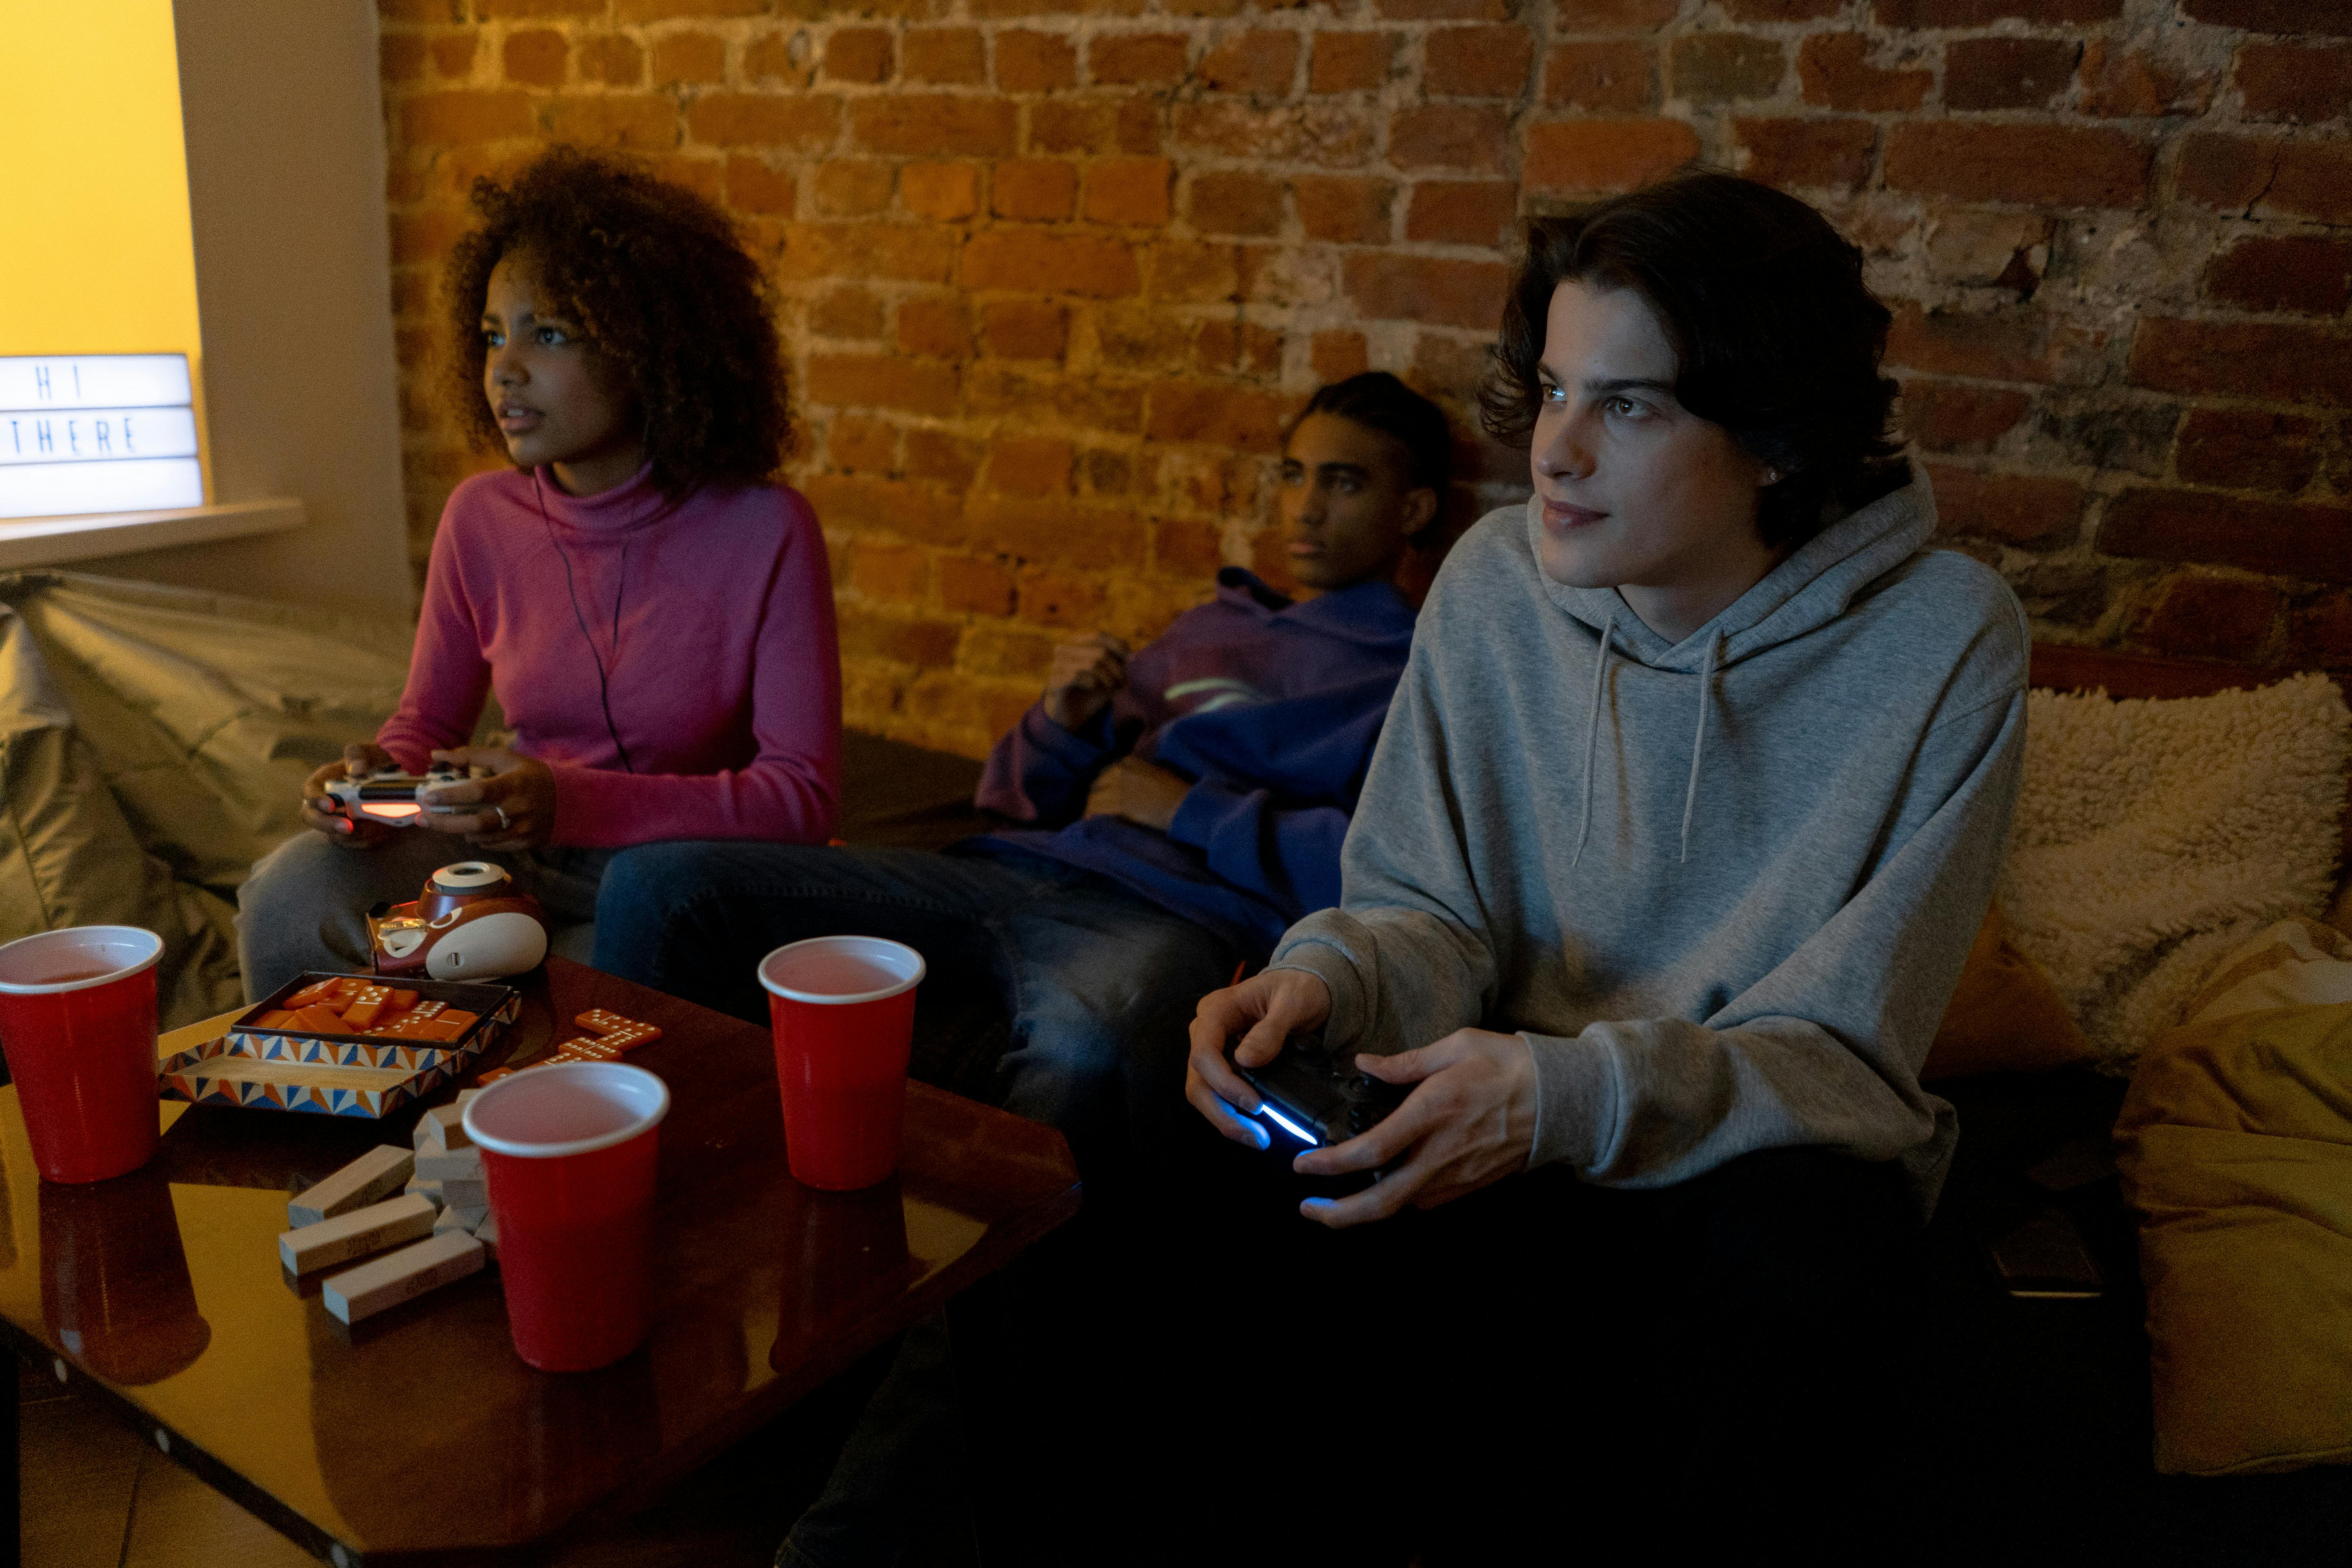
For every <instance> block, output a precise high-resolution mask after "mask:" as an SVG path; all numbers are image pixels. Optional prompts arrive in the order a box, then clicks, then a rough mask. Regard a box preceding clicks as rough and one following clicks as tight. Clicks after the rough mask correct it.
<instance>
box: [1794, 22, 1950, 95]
mask: <svg viewBox="0 0 2352 1568" xmlns="http://www.w3.org/2000/svg"><path fill="white" fill-rule="evenodd" d="M1869 56H1870V40H1869V39H1868V38H1866V37H1864V36H1863V35H1862V34H1860V33H1815V34H1813V35H1812V36H1811V37H1808V38H1807V39H1806V40H1805V41H1804V43H1803V44H1802V45H1801V46H1800V47H1799V48H1798V50H1797V81H1798V84H1799V86H1800V87H1801V89H1802V91H1803V93H1804V96H1805V101H1806V102H1807V103H1811V104H1818V105H1820V106H1821V107H1822V108H1823V109H1846V110H1858V111H1860V112H1862V113H1864V114H1879V113H1885V112H1886V111H1887V110H1895V111H1898V112H1902V113H1908V112H1909V111H1910V110H1915V109H1916V108H1918V107H1919V105H1920V104H1921V103H1922V102H1924V101H1925V100H1926V99H1927V89H1928V88H1929V86H1931V85H1932V84H1933V83H1934V81H1935V79H1936V73H1935V72H1933V71H1930V70H1923V69H1919V68H1913V67H1880V66H1874V65H1872V64H1871V63H1870V59H1869Z"/></svg>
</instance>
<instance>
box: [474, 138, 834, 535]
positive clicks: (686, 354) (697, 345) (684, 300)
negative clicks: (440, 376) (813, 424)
mask: <svg viewBox="0 0 2352 1568" xmlns="http://www.w3.org/2000/svg"><path fill="white" fill-rule="evenodd" d="M472 205H473V208H474V211H475V212H476V213H477V214H478V215H479V216H480V218H481V224H480V226H479V227H478V228H476V229H475V230H474V231H473V232H472V233H470V234H468V235H467V236H466V237H464V238H463V239H461V240H459V241H458V242H457V247H456V248H455V249H454V250H452V251H451V252H450V254H449V260H448V263H447V266H446V269H445V271H444V273H443V295H444V304H445V308H446V311H447V314H446V318H445V321H446V328H447V331H448V333H449V337H448V349H449V352H448V353H447V355H446V360H447V367H448V368H447V374H448V382H447V386H446V391H447V393H448V395H449V396H450V398H451V400H452V404H453V406H455V407H456V408H457V410H458V417H459V419H460V421H461V423H462V424H463V426H464V428H465V431H466V434H467V438H468V439H469V440H471V441H473V442H474V443H475V444H476V445H478V446H480V447H488V448H490V449H492V450H504V448H505V445H506V444H505V441H504V440H503V438H502V437H500V435H499V427H498V421H497V419H496V418H495V416H493V415H492V413H491V411H490V407H489V404H488V400H487V399H485V398H484V397H483V395H482V369H483V363H484V360H485V357H486V353H487V350H486V348H485V344H484V340H483V337H482V320H481V318H482V302H483V300H485V299H486V298H487V297H488V289H489V281H490V271H491V269H492V268H495V267H497V266H498V264H499V261H500V260H501V259H503V258H506V257H509V256H527V257H529V258H530V265H531V269H532V271H533V273H534V274H535V275H536V276H537V278H538V280H539V284H540V286H541V288H542V289H545V290H546V291H547V294H548V295H549V297H550V299H551V301H552V302H554V303H555V304H557V305H560V306H561V307H562V309H563V310H565V312H566V313H567V314H570V315H572V316H574V317H576V318H577V319H578V321H579V322H580V325H581V327H582V328H583V330H584V331H586V332H587V334H588V336H589V338H590V340H591V341H592V342H593V344H594V345H595V347H596V349H597V351H598V352H599V353H603V354H604V355H606V356H608V357H609V358H610V359H611V360H612V361H614V363H617V364H618V365H619V366H620V367H621V368H622V370H623V371H624V372H625V373H626V374H627V376H628V378H629V384H630V385H631V386H632V387H634V388H635V392H636V398H637V405H638V406H639V408H640V409H642V410H643V412H644V415H645V421H646V431H645V449H646V458H647V460H648V461H650V462H651V463H652V465H653V480H654V483H655V484H656V486H657V487H659V488H660V489H661V490H662V492H663V493H664V494H666V495H668V496H670V497H673V498H676V497H678V496H682V495H684V494H686V493H687V492H688V491H689V490H692V489H695V488H696V487H698V486H699V485H703V484H709V483H720V484H756V483H759V482H761V481H762V480H765V479H769V478H771V477H772V476H773V475H774V473H775V472H776V469H777V468H778V467H779V466H780V465H781V464H782V461H783V458H784V453H785V452H786V450H787V449H788V448H789V447H790V445H791V426H790V419H789V416H788V415H787V413H786V410H785V405H784V372H783V357H782V349H781V346H780V345H779V344H778V342H777V340H776V327H775V321H774V320H773V318H772V315H771V313H770V291H769V287H768V282H767V279H765V278H764V277H763V276H762V275H761V271H760V268H759V265H758V264H757V263H756V262H754V261H753V260H752V259H751V257H749V256H748V255H746V254H744V251H743V247H742V246H741V245H740V244H739V243H738V242H737V239H736V237H735V231H734V228H733V226H731V225H730V223H729V222H728V220H727V218H726V216H725V215H724V214H722V213H720V212H719V209H718V208H716V207H714V206H713V205H710V204H709V202H707V201H705V200H703V199H702V198H701V197H700V196H698V195H695V194H694V193H693V192H692V191H689V190H686V189H684V188H682V187H680V186H677V185H674V184H670V183H668V182H667V181H666V180H660V179H656V178H655V177H654V176H653V175H652V174H648V173H646V171H645V170H643V169H641V168H639V167H637V166H635V164H632V163H624V162H622V161H620V160H618V159H615V158H611V157H608V156H604V155H602V154H598V153H584V152H582V151H581V150H579V149H578V148H575V147H553V148H550V149H549V150H548V151H547V152H545V153H541V155H540V156H539V157H537V158H535V159H533V160H532V161H531V162H530V164H529V165H528V166H527V167H525V168H524V169H523V170H522V171H521V172H520V174H516V175H514V176H513V177H512V178H511V179H509V181H508V182H507V183H505V184H499V183H498V182H497V181H494V180H490V179H487V178H485V179H479V180H476V181H475V182H474V189H473V195H472Z"/></svg>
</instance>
